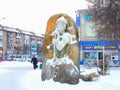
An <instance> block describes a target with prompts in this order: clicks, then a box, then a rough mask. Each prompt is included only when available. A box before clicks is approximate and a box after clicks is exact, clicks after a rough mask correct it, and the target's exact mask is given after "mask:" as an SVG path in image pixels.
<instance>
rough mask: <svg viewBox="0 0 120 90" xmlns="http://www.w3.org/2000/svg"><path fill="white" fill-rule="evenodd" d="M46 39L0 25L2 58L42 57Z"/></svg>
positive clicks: (0, 53)
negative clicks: (14, 56)
mask: <svg viewBox="0 0 120 90" xmlns="http://www.w3.org/2000/svg"><path fill="white" fill-rule="evenodd" d="M43 40H44V37H43V36H42V35H36V34H35V33H33V32H29V31H25V30H20V29H18V28H12V27H8V26H2V25H0V57H7V56H8V55H13V54H15V55H26V56H29V57H30V56H31V55H33V54H34V55H36V56H39V55H41V53H42V51H41V48H42V42H43Z"/></svg>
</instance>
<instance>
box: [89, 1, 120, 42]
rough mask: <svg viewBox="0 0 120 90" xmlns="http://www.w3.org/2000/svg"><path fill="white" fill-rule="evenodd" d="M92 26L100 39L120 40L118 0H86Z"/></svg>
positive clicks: (119, 3) (119, 6)
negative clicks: (88, 3) (89, 4)
mask: <svg viewBox="0 0 120 90" xmlns="http://www.w3.org/2000/svg"><path fill="white" fill-rule="evenodd" d="M87 1H88V2H90V3H91V6H89V9H88V13H89V14H90V15H92V18H91V20H92V21H93V24H94V25H93V26H94V27H93V28H95V30H96V32H97V35H98V39H100V40H120V0H87Z"/></svg>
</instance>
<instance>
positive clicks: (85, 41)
mask: <svg viewBox="0 0 120 90" xmlns="http://www.w3.org/2000/svg"><path fill="white" fill-rule="evenodd" d="M90 18H91V16H90V15H89V14H88V13H87V12H86V10H77V11H76V24H77V26H78V32H79V44H80V47H81V51H80V52H81V53H80V57H81V58H80V60H81V62H82V61H85V62H88V63H90V64H91V65H98V64H99V61H100V60H103V58H105V59H106V60H108V61H109V65H110V66H119V65H120V41H119V40H118V41H108V40H105V39H104V38H102V36H101V37H99V39H98V37H97V33H96V32H95V30H94V29H93V27H92V26H93V23H92V21H90V20H89V19H90ZM103 55H104V57H103Z"/></svg>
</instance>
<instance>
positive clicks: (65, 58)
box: [42, 14, 80, 84]
mask: <svg viewBox="0 0 120 90" xmlns="http://www.w3.org/2000/svg"><path fill="white" fill-rule="evenodd" d="M75 29H76V27H75V23H74V21H73V20H72V18H71V17H69V16H68V15H66V14H57V15H54V16H52V17H51V18H50V19H49V20H48V23H47V29H46V33H45V40H44V42H43V55H44V60H43V68H42V80H43V81H44V80H46V79H47V80H49V79H51V78H53V80H54V81H58V82H61V83H69V84H77V83H78V82H79V76H80V75H79V74H80V71H79V58H80V57H79V55H80V54H79V46H78V43H77V37H76V30H75Z"/></svg>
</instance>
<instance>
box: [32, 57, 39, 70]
mask: <svg viewBox="0 0 120 90" xmlns="http://www.w3.org/2000/svg"><path fill="white" fill-rule="evenodd" d="M31 63H33V68H34V69H36V68H38V65H37V63H38V61H37V58H36V57H35V56H33V57H32V59H31Z"/></svg>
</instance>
